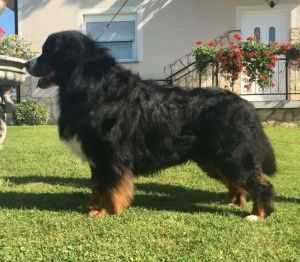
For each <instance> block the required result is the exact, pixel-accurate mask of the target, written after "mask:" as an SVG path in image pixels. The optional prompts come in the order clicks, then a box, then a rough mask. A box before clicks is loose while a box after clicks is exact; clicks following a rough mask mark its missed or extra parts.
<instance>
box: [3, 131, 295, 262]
mask: <svg viewBox="0 0 300 262" xmlns="http://www.w3.org/2000/svg"><path fill="white" fill-rule="evenodd" d="M267 133H268V135H269V137H270V138H271V140H272V142H273V145H274V148H275V150H276V153H277V158H278V165H279V172H278V175H277V176H276V177H274V178H272V182H273V184H274V186H275V188H276V191H277V197H276V203H275V204H276V209H277V211H276V213H274V215H272V216H271V217H270V218H268V219H267V220H266V221H265V222H258V223H251V222H248V221H245V220H243V219H242V217H243V216H245V215H246V214H247V213H248V212H249V211H250V210H251V205H250V203H249V204H248V206H247V208H246V210H240V209H239V208H231V207H229V206H227V205H226V203H225V202H224V199H225V198H226V190H225V188H224V187H223V186H222V185H221V184H219V183H218V182H216V181H214V180H212V179H210V178H208V177H206V176H205V175H204V174H203V172H201V171H200V170H199V169H198V168H197V167H196V165H194V164H193V163H187V164H185V165H182V166H178V167H174V168H170V169H167V170H165V171H162V172H160V173H156V174H153V175H151V176H147V177H139V178H137V179H136V180H135V185H136V194H135V200H134V203H133V205H132V207H130V208H129V209H127V210H126V212H124V213H123V214H122V215H120V216H110V217H105V218H100V219H95V218H89V217H88V216H87V215H86V211H87V210H86V208H85V204H86V202H87V199H88V197H89V188H88V185H89V169H88V167H87V165H86V164H85V163H82V162H81V161H80V160H78V159H77V158H76V157H75V156H73V155H72V154H71V153H70V152H69V151H68V149H66V148H65V146H64V145H63V144H62V143H61V142H60V141H59V140H58V136H57V130H56V127H49V126H44V127H10V128H9V132H8V139H7V141H6V144H5V146H4V148H3V149H2V150H1V151H0V261H10V262H11V261H26V262H28V261H300V129H292V128H291V129H284V128H277V127H276V128H268V129H267Z"/></svg>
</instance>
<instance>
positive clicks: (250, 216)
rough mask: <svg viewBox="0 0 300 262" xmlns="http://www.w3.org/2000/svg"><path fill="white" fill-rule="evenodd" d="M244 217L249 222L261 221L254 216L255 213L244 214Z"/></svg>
mask: <svg viewBox="0 0 300 262" xmlns="http://www.w3.org/2000/svg"><path fill="white" fill-rule="evenodd" d="M245 219H246V220H247V221H250V222H257V221H261V219H260V218H259V217H258V216H256V215H249V216H246V217H245Z"/></svg>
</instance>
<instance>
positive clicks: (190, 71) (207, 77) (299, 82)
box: [165, 56, 300, 100]
mask: <svg viewBox="0 0 300 262" xmlns="http://www.w3.org/2000/svg"><path fill="white" fill-rule="evenodd" d="M165 81H166V83H170V84H171V85H174V86H181V87H183V88H187V89H190V88H197V87H202V88H209V87H214V86H217V87H220V88H224V89H228V90H231V91H233V92H236V93H238V94H240V95H242V96H249V97H250V96H252V97H253V99H254V98H255V96H256V97H259V96H265V98H267V100H274V99H275V100H289V99H291V98H293V99H294V100H300V68H299V67H296V66H294V65H293V64H289V63H288V61H287V60H286V58H285V57H284V56H280V57H278V58H277V63H276V67H275V68H274V75H273V79H272V81H270V85H269V86H266V87H261V86H259V84H258V83H256V82H254V83H249V80H248V77H247V76H246V75H245V74H241V76H240V78H239V79H238V80H237V81H236V82H235V84H234V85H233V86H232V85H230V82H229V81H228V79H227V78H226V75H224V74H222V73H220V72H219V70H218V67H217V66H215V65H210V66H208V68H207V69H206V70H205V71H204V72H203V73H201V74H199V72H198V71H197V68H196V62H195V61H194V62H192V63H190V64H189V65H186V66H185V67H183V68H181V69H180V70H178V71H177V72H175V73H173V74H172V75H170V76H169V77H167V78H166V79H165ZM295 96H296V97H295Z"/></svg>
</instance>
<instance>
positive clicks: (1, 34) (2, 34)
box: [0, 27, 5, 38]
mask: <svg viewBox="0 0 300 262" xmlns="http://www.w3.org/2000/svg"><path fill="white" fill-rule="evenodd" d="M4 35H5V30H4V29H3V28H2V27H0V38H2V37H3V36H4Z"/></svg>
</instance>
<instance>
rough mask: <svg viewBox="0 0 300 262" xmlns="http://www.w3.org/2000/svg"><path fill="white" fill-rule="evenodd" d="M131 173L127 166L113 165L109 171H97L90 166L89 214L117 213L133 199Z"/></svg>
mask: <svg viewBox="0 0 300 262" xmlns="http://www.w3.org/2000/svg"><path fill="white" fill-rule="evenodd" d="M132 178H133V175H132V173H131V171H130V170H129V169H127V168H119V167H113V168H112V169H111V171H110V172H109V173H105V174H104V173H100V174H99V173H97V169H95V168H92V195H91V199H90V203H89V206H88V207H89V209H90V212H89V215H90V216H92V217H101V216H105V215H114V214H116V215H118V214H121V213H122V212H123V210H124V209H125V208H127V207H128V206H130V204H131V202H132V199H133V191H134V186H133V181H132Z"/></svg>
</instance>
